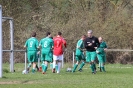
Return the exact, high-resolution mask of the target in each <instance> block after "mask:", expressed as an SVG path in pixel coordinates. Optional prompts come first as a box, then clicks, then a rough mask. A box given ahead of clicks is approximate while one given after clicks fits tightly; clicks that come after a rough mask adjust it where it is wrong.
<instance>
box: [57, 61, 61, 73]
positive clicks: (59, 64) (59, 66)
mask: <svg viewBox="0 0 133 88" xmlns="http://www.w3.org/2000/svg"><path fill="white" fill-rule="evenodd" d="M60 68H61V62H58V70H57V72H58V73H59V72H60Z"/></svg>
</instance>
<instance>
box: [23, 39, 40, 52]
mask: <svg viewBox="0 0 133 88" xmlns="http://www.w3.org/2000/svg"><path fill="white" fill-rule="evenodd" d="M24 46H26V47H27V50H28V51H36V50H37V48H38V40H37V39H36V38H35V37H31V38H29V39H28V40H27V41H26V43H25V45H24Z"/></svg>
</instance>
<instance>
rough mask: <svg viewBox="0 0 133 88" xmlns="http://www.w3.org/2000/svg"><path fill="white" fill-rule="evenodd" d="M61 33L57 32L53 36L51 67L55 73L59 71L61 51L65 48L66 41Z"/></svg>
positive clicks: (61, 58)
mask: <svg viewBox="0 0 133 88" xmlns="http://www.w3.org/2000/svg"><path fill="white" fill-rule="evenodd" d="M61 35H62V33H61V32H58V35H57V36H56V37H54V38H53V41H54V49H53V69H52V72H53V73H55V70H56V71H57V73H59V72H60V67H61V62H62V60H63V52H64V49H65V48H66V41H65V40H64V38H63V37H62V36H61Z"/></svg>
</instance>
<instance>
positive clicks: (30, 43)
mask: <svg viewBox="0 0 133 88" xmlns="http://www.w3.org/2000/svg"><path fill="white" fill-rule="evenodd" d="M24 47H25V48H27V55H28V62H29V64H28V67H27V71H29V68H30V67H31V65H33V68H32V73H34V72H35V68H36V53H37V50H38V40H37V38H36V32H33V33H32V37H31V38H29V39H28V40H27V41H26V43H25V45H24Z"/></svg>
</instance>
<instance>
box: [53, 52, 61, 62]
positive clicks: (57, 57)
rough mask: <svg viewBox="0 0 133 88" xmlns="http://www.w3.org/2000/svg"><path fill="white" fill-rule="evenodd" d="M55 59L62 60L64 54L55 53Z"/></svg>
mask: <svg viewBox="0 0 133 88" xmlns="http://www.w3.org/2000/svg"><path fill="white" fill-rule="evenodd" d="M53 60H60V61H62V60H63V54H62V55H59V56H56V55H53Z"/></svg>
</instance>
